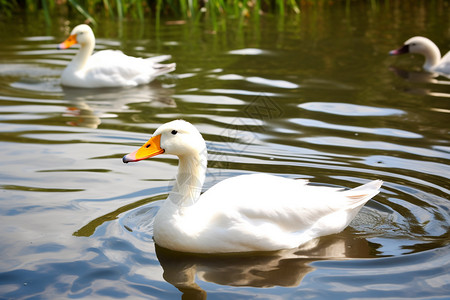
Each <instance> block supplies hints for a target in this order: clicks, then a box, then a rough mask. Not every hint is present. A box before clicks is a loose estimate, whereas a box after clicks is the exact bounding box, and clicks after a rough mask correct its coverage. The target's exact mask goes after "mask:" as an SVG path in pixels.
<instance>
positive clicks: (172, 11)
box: [0, 0, 324, 26]
mask: <svg viewBox="0 0 450 300" xmlns="http://www.w3.org/2000/svg"><path fill="white" fill-rule="evenodd" d="M323 1H324V0H208V1H203V0H65V1H56V0H0V15H7V16H11V15H13V14H14V13H17V12H25V13H31V12H37V11H42V12H43V14H44V16H45V20H46V22H48V23H50V22H51V20H52V18H51V16H52V15H55V14H56V13H57V12H58V11H61V10H62V9H66V10H68V11H69V12H70V13H72V12H73V13H76V14H81V15H82V16H83V17H84V18H86V20H87V21H88V22H90V23H94V24H95V23H96V21H95V19H96V18H99V17H104V16H109V17H111V18H114V19H117V20H119V21H121V20H123V19H135V20H143V19H144V18H148V17H154V18H156V20H159V19H160V18H161V16H171V17H177V18H182V19H192V20H198V19H200V18H205V19H208V20H210V21H211V22H212V24H213V25H214V26H219V25H218V24H219V23H220V22H219V20H220V19H221V18H224V17H233V18H250V17H252V16H256V17H257V16H258V15H259V14H260V13H263V12H274V13H277V14H279V15H284V14H286V13H294V14H298V13H300V4H299V3H300V2H305V3H306V2H308V3H309V2H323Z"/></svg>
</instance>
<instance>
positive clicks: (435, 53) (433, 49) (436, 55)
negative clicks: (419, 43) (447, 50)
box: [423, 44, 441, 71]
mask: <svg viewBox="0 0 450 300" xmlns="http://www.w3.org/2000/svg"><path fill="white" fill-rule="evenodd" d="M429 47H430V48H429V49H428V51H427V53H425V54H424V55H425V63H424V64H423V68H424V69H425V70H427V71H431V69H432V68H433V67H435V66H436V65H437V64H439V61H440V60H441V51H439V48H438V47H437V46H436V45H435V44H432V45H429Z"/></svg>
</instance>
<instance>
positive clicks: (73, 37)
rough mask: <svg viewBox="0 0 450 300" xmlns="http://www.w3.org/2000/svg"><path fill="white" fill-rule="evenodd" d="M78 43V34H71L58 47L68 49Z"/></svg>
mask: <svg viewBox="0 0 450 300" xmlns="http://www.w3.org/2000/svg"><path fill="white" fill-rule="evenodd" d="M76 43H77V35H76V34H73V35H71V36H69V37H68V38H67V40H65V41H64V42H62V43H61V44H59V45H58V49H60V50H61V49H67V48H70V47H72V46H73V45H75V44H76Z"/></svg>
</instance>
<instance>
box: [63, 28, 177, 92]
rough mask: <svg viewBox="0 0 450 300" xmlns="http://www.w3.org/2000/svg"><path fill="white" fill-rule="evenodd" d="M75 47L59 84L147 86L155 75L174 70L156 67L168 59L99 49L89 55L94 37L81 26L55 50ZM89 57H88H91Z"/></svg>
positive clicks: (170, 65)
mask: <svg viewBox="0 0 450 300" xmlns="http://www.w3.org/2000/svg"><path fill="white" fill-rule="evenodd" d="M75 44H79V45H80V50H79V51H78V53H77V54H76V55H75V57H74V58H73V59H72V61H71V62H70V63H69V65H68V66H67V67H66V69H65V70H64V71H63V73H62V75H61V84H62V85H65V86H70V87H78V88H102V87H127V86H137V85H140V84H147V83H149V82H150V81H152V80H153V79H155V78H156V77H157V76H159V75H162V74H165V73H168V72H171V71H173V70H175V66H176V64H175V63H172V64H160V62H162V61H165V60H168V59H170V58H171V56H170V55H161V56H156V57H151V58H145V59H144V58H137V57H132V56H127V55H125V54H123V53H122V51H119V50H103V51H99V52H96V53H95V54H94V55H92V52H93V51H94V46H95V37H94V33H93V32H92V29H91V28H90V27H89V26H88V25H85V24H82V25H78V26H76V27H75V28H74V29H73V30H72V32H71V34H70V36H69V37H68V38H67V39H66V40H65V41H64V42H62V43H61V44H59V45H58V48H59V49H67V48H69V47H71V46H72V45H75ZM91 55H92V56H91Z"/></svg>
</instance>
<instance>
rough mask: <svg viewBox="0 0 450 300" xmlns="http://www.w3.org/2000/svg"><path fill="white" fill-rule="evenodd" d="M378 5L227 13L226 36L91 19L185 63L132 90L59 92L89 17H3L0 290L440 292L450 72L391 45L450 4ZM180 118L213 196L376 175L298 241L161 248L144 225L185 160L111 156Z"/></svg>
mask: <svg viewBox="0 0 450 300" xmlns="http://www.w3.org/2000/svg"><path fill="white" fill-rule="evenodd" d="M371 3H372V5H370V3H368V2H367V3H366V1H364V2H363V1H359V2H354V3H353V2H352V3H351V4H350V5H349V6H346V5H345V3H340V2H337V3H335V4H334V5H332V4H330V5H328V4H326V5H325V4H324V5H319V4H318V5H315V6H314V5H312V6H311V7H307V8H306V9H305V10H304V11H302V14H301V15H300V16H297V17H286V18H279V17H278V18H277V17H274V16H271V15H263V16H260V17H259V19H256V20H253V19H250V20H247V21H245V22H244V23H241V24H240V23H239V20H228V22H227V23H226V28H222V27H221V30H218V31H217V32H214V31H212V30H211V26H209V25H208V24H207V23H203V22H200V23H191V22H174V20H165V21H162V22H161V24H160V26H159V29H158V28H156V26H155V24H154V21H146V22H142V23H141V22H133V21H128V22H124V23H119V24H118V23H116V22H113V21H110V20H99V26H98V27H97V28H95V29H94V31H95V34H96V37H97V44H96V50H101V49H120V50H122V51H124V52H125V53H126V54H128V55H133V56H141V57H150V56H154V55H162V54H170V55H172V60H171V62H176V63H177V68H176V70H175V71H174V72H172V73H170V74H167V75H164V76H162V77H159V78H158V79H157V80H155V81H154V82H152V83H151V84H149V85H144V86H140V87H137V88H124V89H92V90H90V89H87V90H84V89H74V88H72V89H68V88H62V87H61V86H60V82H59V80H60V75H61V73H62V70H63V69H64V66H65V65H66V64H67V63H68V62H69V61H70V59H71V58H72V57H73V55H74V53H76V51H77V49H69V50H56V45H57V44H59V43H60V42H62V41H63V40H64V39H65V38H66V37H67V35H68V33H69V32H70V30H71V28H72V27H73V26H74V25H77V24H78V23H80V22H77V21H71V22H69V21H67V20H64V19H62V18H61V19H56V20H54V22H53V25H52V26H49V27H46V26H45V24H44V23H43V22H42V20H40V19H39V18H30V17H28V18H27V17H26V16H23V17H21V16H17V17H16V18H15V19H14V22H15V24H13V25H14V26H12V24H10V22H6V21H3V22H2V23H0V27H1V29H2V30H1V32H0V40H1V48H0V78H1V80H0V122H1V124H0V128H1V130H0V132H1V133H0V143H1V148H0V149H1V150H0V151H1V154H2V155H1V156H0V166H1V172H0V176H1V181H0V220H1V221H0V222H1V228H2V230H1V231H0V239H1V243H0V253H1V257H2V259H1V262H0V298H1V299H62V298H78V299H111V298H132V299H180V298H181V297H183V299H205V298H208V299H255V298H258V299H303V298H310V299H349V298H358V299H361V298H371V299H373V298H387V297H389V298H397V299H398V298H407V299H410V298H419V299H425V298H426V299H431V298H445V297H448V296H449V295H450V246H449V242H450V238H449V237H450V199H449V188H450V184H449V179H448V178H449V177H450V166H449V159H450V145H449V138H448V137H449V125H448V124H449V113H450V98H449V97H450V80H449V79H448V78H445V77H442V76H439V77H434V76H431V75H430V74H427V73H424V72H423V71H421V68H420V67H421V65H422V63H423V58H422V57H420V56H417V55H403V56H398V57H392V56H388V52H389V51H390V50H392V49H395V48H398V47H399V46H401V45H402V44H403V42H404V41H405V40H406V39H408V38H410V37H411V36H414V35H423V36H427V37H428V38H430V39H431V40H433V41H435V42H436V44H437V45H438V47H439V48H440V49H441V51H442V52H443V53H445V52H446V51H448V50H449V45H450V32H449V30H448V29H449V28H450V16H449V14H448V11H449V9H450V8H449V3H448V2H447V1H423V2H417V3H416V5H411V3H410V2H409V1H405V2H402V3H403V4H400V3H397V2H393V1H386V2H383V4H378V2H376V1H372V2H371ZM374 3H375V4H374ZM407 3H409V4H407ZM175 21H176V20H175ZM178 118H182V119H185V120H188V121H190V122H191V123H193V124H195V125H196V126H197V128H198V129H199V130H200V132H201V133H202V134H203V136H204V138H205V140H206V143H207V147H208V152H209V157H208V158H209V162H208V167H209V168H208V171H207V178H206V184H205V187H204V188H205V189H207V188H208V187H210V186H212V185H213V184H214V183H216V182H218V181H221V180H223V179H225V178H229V177H231V176H235V175H239V174H247V173H253V172H264V173H269V174H275V175H279V176H283V177H289V178H305V179H308V180H309V181H310V182H311V183H312V184H317V185H329V186H334V187H347V188H353V187H356V186H358V185H360V184H363V183H366V182H368V181H370V180H374V179H382V180H383V181H384V184H383V186H382V189H381V192H380V193H379V194H378V195H377V196H375V197H374V198H373V199H372V200H370V201H369V202H368V203H367V204H366V205H365V206H364V207H363V209H362V210H361V211H360V213H359V214H358V215H357V217H356V218H355V219H354V221H353V222H352V223H351V224H350V226H349V227H347V228H346V229H345V230H344V231H343V232H341V233H339V234H335V235H330V236H326V237H323V238H320V239H319V240H317V241H315V243H314V244H313V245H311V246H310V247H309V248H299V249H291V250H283V251H278V252H270V253H252V254H247V255H219V256H217V255H216V256H205V255H186V254H182V253H175V252H170V251H167V250H165V249H162V248H159V247H158V246H156V245H155V243H154V242H153V239H152V226H153V224H152V221H153V218H154V216H155V213H156V211H157V209H158V207H159V206H160V205H161V202H162V201H163V200H164V199H165V198H166V196H167V193H168V190H169V189H170V187H171V186H172V185H173V179H174V177H175V174H176V170H177V159H176V157H173V156H169V155H161V156H158V157H156V158H152V159H150V160H146V161H143V162H140V163H136V164H123V163H122V160H121V158H122V156H123V155H124V154H126V153H129V152H131V151H133V150H135V149H136V148H137V147H138V146H140V145H142V144H143V143H144V142H145V141H147V140H148V138H149V137H150V136H151V134H152V133H153V132H154V130H155V129H156V128H157V127H158V126H159V125H161V124H163V123H166V122H168V121H171V120H173V119H178Z"/></svg>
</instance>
